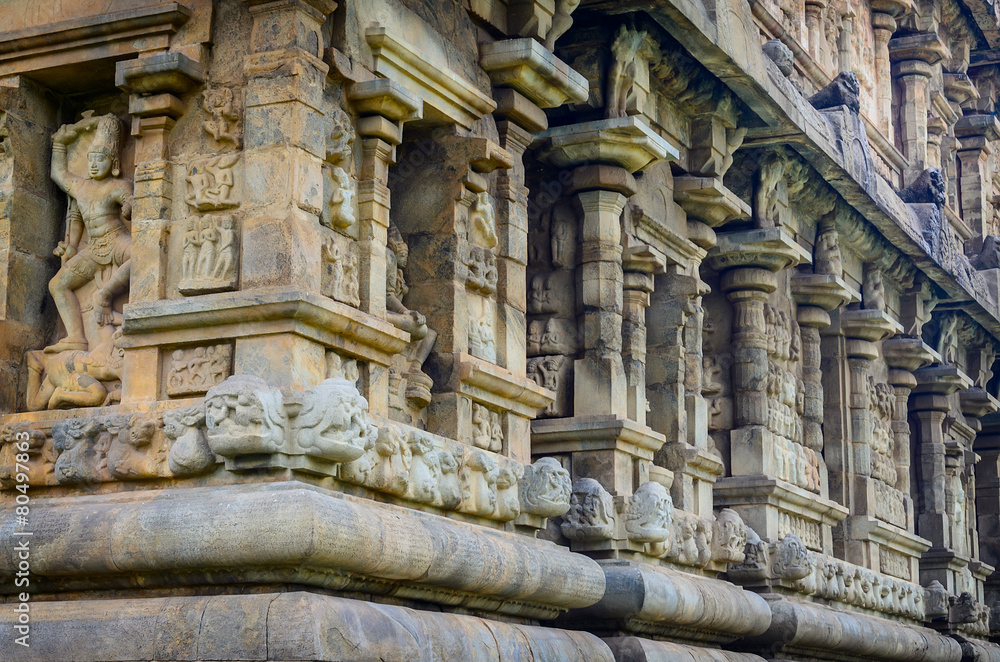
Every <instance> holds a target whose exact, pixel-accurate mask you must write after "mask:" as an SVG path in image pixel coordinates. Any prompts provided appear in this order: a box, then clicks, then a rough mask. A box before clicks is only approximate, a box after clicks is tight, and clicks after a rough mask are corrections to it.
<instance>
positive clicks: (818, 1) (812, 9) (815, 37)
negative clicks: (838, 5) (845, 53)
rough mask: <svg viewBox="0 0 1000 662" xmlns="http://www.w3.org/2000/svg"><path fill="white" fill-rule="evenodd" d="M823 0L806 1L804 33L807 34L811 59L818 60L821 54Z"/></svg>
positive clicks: (822, 41) (824, 6) (824, 3)
mask: <svg viewBox="0 0 1000 662" xmlns="http://www.w3.org/2000/svg"><path fill="white" fill-rule="evenodd" d="M826 6H827V4H826V2H825V1H824V0H810V1H809V2H807V3H806V33H807V35H808V37H807V38H808V42H809V43H808V47H809V54H810V55H812V58H813V60H815V61H816V62H820V61H821V58H822V56H823V52H822V46H821V45H822V44H823V43H824V42H825V41H826V40H825V39H824V36H823V12H824V11H825V10H826Z"/></svg>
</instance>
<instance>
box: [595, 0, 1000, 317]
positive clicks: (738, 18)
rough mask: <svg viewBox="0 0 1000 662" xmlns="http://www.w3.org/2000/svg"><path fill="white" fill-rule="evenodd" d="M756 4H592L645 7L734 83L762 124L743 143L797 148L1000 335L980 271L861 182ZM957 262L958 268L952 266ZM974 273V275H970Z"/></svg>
mask: <svg viewBox="0 0 1000 662" xmlns="http://www.w3.org/2000/svg"><path fill="white" fill-rule="evenodd" d="M754 1H755V0H751V2H750V3H746V2H742V1H740V0H717V1H716V2H712V0H707V2H702V1H701V0H624V1H619V0H615V1H614V2H609V1H607V0H598V1H596V2H590V3H586V4H585V7H586V8H587V9H593V10H599V11H603V12H606V13H618V14H624V13H634V12H640V11H641V12H645V13H647V14H648V15H649V16H650V17H651V18H652V19H653V20H654V21H656V22H657V23H658V24H659V25H660V26H661V27H662V28H663V29H664V30H665V31H666V32H667V33H669V34H670V35H671V36H672V37H673V38H674V39H676V40H677V41H678V42H679V43H680V44H681V45H682V46H683V47H684V48H686V49H687V50H688V51H690V52H691V53H692V54H693V55H695V56H696V57H697V58H698V60H699V62H700V63H701V64H702V65H703V66H704V67H706V68H707V69H708V70H709V71H710V72H711V73H712V74H713V75H715V76H716V77H718V78H719V80H720V81H721V82H723V83H724V84H725V85H726V86H728V87H729V88H730V89H731V90H732V91H733V92H734V93H735V94H736V95H737V96H738V97H739V98H740V100H741V101H742V102H743V103H744V104H745V105H746V107H747V108H749V109H750V110H751V111H752V112H753V113H754V114H755V115H756V116H757V117H758V118H759V120H760V121H761V123H762V124H763V126H758V127H755V128H752V129H751V130H750V132H749V133H748V135H747V139H746V141H745V142H744V147H751V146H762V145H767V144H782V145H787V146H790V147H792V148H794V149H795V150H796V151H797V152H798V153H799V154H801V155H802V157H803V158H804V159H805V160H806V161H807V162H809V164H810V165H811V166H812V167H813V168H814V169H815V170H816V171H817V172H818V173H819V175H820V176H821V177H822V178H823V179H824V180H825V181H826V182H827V183H828V184H829V185H830V186H831V187H832V188H833V189H834V190H835V191H837V193H838V194H839V195H840V196H841V197H842V198H843V199H844V201H845V202H847V204H848V205H849V206H851V207H853V208H854V209H855V210H856V211H857V212H858V213H859V214H861V215H862V216H863V217H864V218H865V219H866V220H868V222H870V223H871V224H872V225H873V226H874V227H875V229H877V230H878V231H879V232H880V233H881V234H882V235H883V236H884V237H885V238H886V239H887V240H888V241H889V242H890V243H892V244H893V245H894V246H895V247H896V248H898V249H899V250H900V251H901V252H902V253H903V254H904V255H906V256H907V257H908V258H909V259H910V260H911V261H912V262H913V264H914V266H916V267H917V268H918V269H919V270H920V271H922V272H923V273H924V274H926V275H927V277H928V278H930V279H931V280H932V281H933V282H934V283H935V284H937V285H938V286H939V287H940V288H941V289H942V290H943V291H944V292H945V295H946V297H947V299H948V300H950V302H951V303H952V304H962V307H963V308H964V309H966V310H967V311H969V313H970V315H972V317H973V318H975V319H976V320H977V321H978V322H979V323H980V324H982V325H983V326H984V327H985V328H986V329H988V330H989V331H990V332H991V333H992V334H994V335H996V336H1000V309H998V305H997V301H996V300H995V297H990V295H989V293H988V291H987V288H986V287H985V285H984V284H983V283H980V287H978V288H977V287H976V286H975V285H974V283H973V281H972V280H971V279H977V278H978V279H979V280H981V277H979V276H977V272H975V270H973V269H971V267H969V266H968V263H967V260H966V259H965V258H964V257H962V258H960V260H959V262H960V264H959V266H960V267H962V268H960V269H954V268H947V267H946V266H945V265H944V264H942V262H941V261H940V260H939V258H938V257H937V256H935V255H932V254H931V252H930V247H929V246H928V244H927V243H926V242H925V240H924V238H923V236H922V227H921V225H920V222H919V220H918V218H917V216H916V214H915V213H914V212H913V211H912V210H911V209H910V207H909V206H908V205H907V204H906V203H904V202H903V201H902V200H901V199H900V197H899V195H898V194H897V193H896V191H895V190H894V189H893V188H892V186H891V185H890V184H889V183H888V182H886V181H885V180H884V179H883V178H882V177H880V176H878V175H874V174H873V175H872V176H871V177H870V178H868V181H866V182H862V181H859V179H858V178H857V177H856V174H855V173H856V172H857V168H856V167H855V166H854V164H852V163H850V162H849V159H850V158H851V155H849V154H848V155H845V154H844V153H843V152H842V151H841V150H840V149H839V148H838V146H837V144H836V142H835V141H834V139H833V136H832V133H831V130H830V123H829V122H828V120H827V119H826V118H825V115H826V114H827V113H828V112H829V111H827V113H824V112H820V111H818V110H816V109H815V108H813V107H812V106H811V105H810V104H809V102H808V100H807V99H806V98H805V97H804V96H803V95H802V94H801V92H799V91H798V90H797V89H795V88H794V87H793V86H792V85H791V83H789V81H788V80H787V79H786V78H785V77H784V76H783V75H782V74H781V73H780V71H778V69H777V67H776V66H775V65H774V64H773V63H772V62H771V61H770V60H769V59H768V58H766V57H765V56H764V54H763V53H762V51H761V50H760V46H759V44H758V43H757V41H756V39H754V38H753V35H755V34H756V30H757V27H756V25H755V24H754V22H753V17H752V15H751V5H752V4H753V3H754ZM953 266H954V265H953ZM970 276H971V279H970Z"/></svg>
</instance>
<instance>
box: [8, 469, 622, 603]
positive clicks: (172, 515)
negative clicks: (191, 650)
mask: <svg viewBox="0 0 1000 662" xmlns="http://www.w3.org/2000/svg"><path fill="white" fill-rule="evenodd" d="M12 507H13V505H11V506H10V508H12ZM6 510H9V508H8V509H5V512H6ZM32 510H33V513H34V515H33V521H34V522H37V524H36V525H35V530H34V535H33V538H32V543H31V544H32V550H33V551H32V554H33V557H32V558H33V560H34V565H33V566H32V567H33V569H35V571H36V572H37V573H38V574H37V575H34V576H33V579H35V578H37V581H38V582H39V584H40V586H39V588H44V589H45V590H48V591H59V590H74V589H83V588H113V587H126V586H130V585H133V583H134V578H135V577H142V578H143V583H144V584H145V585H146V586H153V585H158V586H183V585H186V584H193V585H199V584H200V583H202V582H205V581H208V582H211V581H212V580H211V577H213V576H215V575H216V574H217V573H219V572H224V573H226V574H227V576H229V577H230V578H231V579H237V580H241V581H244V582H253V583H259V582H279V583H284V582H292V583H299V584H308V585H313V586H318V587H325V588H331V589H339V590H359V591H364V592H374V593H379V594H382V595H395V596H397V597H400V598H410V599H418V600H425V601H429V602H439V603H445V604H449V605H452V606H459V605H463V604H464V605H466V606H468V607H471V608H476V607H477V606H478V607H482V608H487V609H489V610H496V611H499V612H505V613H509V614H516V615H521V616H525V617H529V618H553V617H554V616H555V615H557V614H558V613H559V612H560V611H563V610H565V609H570V608H574V607H585V606H588V605H590V604H593V603H595V602H597V601H598V600H599V599H600V598H601V596H602V595H603V594H604V587H605V579H604V572H603V571H602V570H601V568H600V567H599V566H598V565H597V563H596V562H595V561H591V560H590V559H588V558H587V557H585V556H582V555H579V554H575V553H572V552H570V551H569V550H567V549H565V548H561V547H557V546H555V545H553V544H551V543H548V542H544V541H540V540H534V539H531V538H527V537H525V536H521V535H516V534H512V533H505V532H500V531H486V530H484V529H482V528H478V527H474V526H470V525H468V524H464V523H461V522H457V521H455V520H451V519H447V518H444V517H441V516H439V515H433V514H430V513H422V512H417V511H410V510H406V509H403V508H399V507H397V506H392V505H388V504H380V503H375V502H373V501H370V500H365V499H358V498H355V497H351V496H348V495H345V494H340V493H334V492H329V491H327V490H324V489H321V488H316V487H310V486H307V485H305V484H303V483H297V482H279V483H268V484H258V485H253V486H250V485H242V486H237V485H228V486H216V487H194V488H183V489H181V488H179V489H173V490H169V491H165V492H161V491H156V490H152V491H145V492H132V493H129V494H127V495H124V494H123V495H114V494H107V495H93V496H79V497H75V498H73V499H72V500H67V499H59V498H55V499H51V500H42V499H38V500H36V501H34V502H33V508H32ZM4 521H5V522H6V523H5V524H4V525H3V528H2V529H0V540H5V541H7V542H8V545H7V547H8V549H13V547H14V544H13V542H11V541H13V540H14V537H13V531H14V523H13V522H14V518H13V516H10V517H7V518H6V519H5V520H4ZM501 559H502V560H503V562H501ZM47 568H48V569H50V570H48V571H47V570H46V569H47ZM16 569H17V560H16V553H14V555H13V556H11V555H7V556H4V557H3V558H0V576H2V577H3V578H4V579H5V585H7V586H10V587H13V586H14V581H13V577H14V572H15V571H16ZM49 572H51V573H52V575H51V576H50V577H47V578H45V576H46V575H47V574H49ZM43 578H44V579H43ZM11 590H14V589H13V588H12V589H11Z"/></svg>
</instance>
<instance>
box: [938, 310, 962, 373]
mask: <svg viewBox="0 0 1000 662" xmlns="http://www.w3.org/2000/svg"><path fill="white" fill-rule="evenodd" d="M958 321H959V317H958V315H945V316H943V317H942V318H941V328H940V330H939V333H938V343H937V352H938V354H940V355H941V359H942V360H943V361H944V362H945V363H951V364H955V362H956V361H957V360H958Z"/></svg>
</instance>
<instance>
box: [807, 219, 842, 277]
mask: <svg viewBox="0 0 1000 662" xmlns="http://www.w3.org/2000/svg"><path fill="white" fill-rule="evenodd" d="M839 244H840V242H839V240H838V236H837V231H836V230H835V229H833V228H828V229H826V230H825V231H823V232H821V233H820V234H819V235H818V236H817V237H816V255H815V258H814V270H815V272H816V273H817V274H830V275H832V276H836V277H837V278H840V277H841V276H843V275H844V264H843V261H842V260H841V257H840V245H839Z"/></svg>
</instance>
